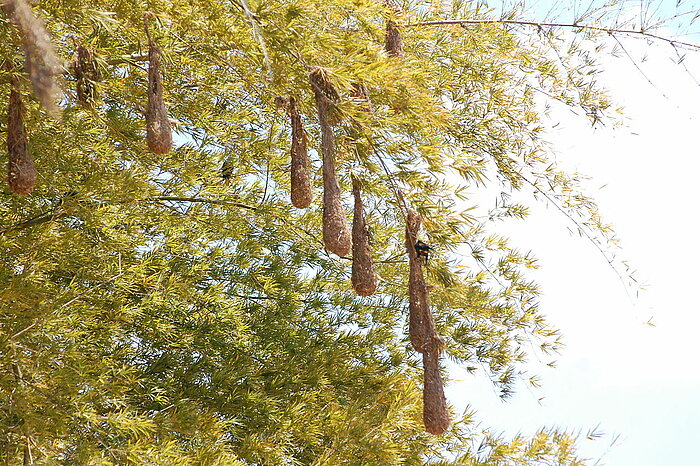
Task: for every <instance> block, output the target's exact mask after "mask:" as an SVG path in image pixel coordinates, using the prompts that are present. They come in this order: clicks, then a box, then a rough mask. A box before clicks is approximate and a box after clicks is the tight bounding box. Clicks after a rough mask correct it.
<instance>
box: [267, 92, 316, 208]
mask: <svg viewBox="0 0 700 466" xmlns="http://www.w3.org/2000/svg"><path fill="white" fill-rule="evenodd" d="M275 102H276V103H277V105H278V106H279V107H281V108H284V109H285V111H286V112H287V115H288V116H289V120H290V123H291V126H292V149H291V154H290V155H291V198H292V205H293V206H294V207H296V208H298V209H305V208H307V207H309V206H310V205H311V201H312V200H313V192H312V190H311V170H310V163H309V151H308V140H307V138H306V130H305V129H304V122H303V121H302V119H301V114H300V113H299V109H298V108H297V103H296V99H295V98H294V97H290V98H288V99H287V98H284V97H277V98H276V99H275Z"/></svg>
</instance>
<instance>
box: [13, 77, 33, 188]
mask: <svg viewBox="0 0 700 466" xmlns="http://www.w3.org/2000/svg"><path fill="white" fill-rule="evenodd" d="M10 83H11V85H12V89H10V103H9V105H8V108H7V153H8V156H9V157H8V162H7V182H8V184H9V185H10V190H11V191H12V192H13V193H15V194H21V195H26V194H29V193H31V192H32V190H33V189H34V185H36V177H37V172H36V168H35V167H34V161H33V160H32V155H31V154H30V153H29V150H28V148H27V130H26V128H25V126H24V103H23V102H22V96H21V94H20V93H19V80H18V79H17V78H16V77H13V78H11V80H10Z"/></svg>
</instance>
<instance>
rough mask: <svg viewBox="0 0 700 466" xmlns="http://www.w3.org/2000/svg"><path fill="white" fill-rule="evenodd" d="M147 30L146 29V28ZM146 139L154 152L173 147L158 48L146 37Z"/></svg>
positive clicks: (163, 152)
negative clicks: (164, 100)
mask: <svg viewBox="0 0 700 466" xmlns="http://www.w3.org/2000/svg"><path fill="white" fill-rule="evenodd" d="M147 31H148V30H147ZM146 139H147V142H148V148H149V149H150V150H151V151H153V152H154V153H156V154H166V153H168V152H169V151H170V149H172V147H173V134H172V129H171V127H170V120H169V119H168V110H167V109H166V107H165V102H163V82H162V78H161V72H160V49H159V48H158V46H157V45H156V44H155V42H153V40H151V37H150V34H149V37H148V108H147V110H146Z"/></svg>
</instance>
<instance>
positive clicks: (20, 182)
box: [2, 0, 450, 434]
mask: <svg viewBox="0 0 700 466" xmlns="http://www.w3.org/2000/svg"><path fill="white" fill-rule="evenodd" d="M2 9H3V11H4V12H5V14H6V15H7V16H8V17H9V18H10V19H11V20H12V22H13V23H14V24H15V26H16V29H17V31H18V33H19V39H20V42H21V46H22V49H23V51H24V55H25V69H26V71H27V73H28V75H29V78H30V80H31V82H32V85H33V88H34V92H35V94H36V95H37V97H38V98H39V100H40V102H41V103H42V105H43V106H44V107H45V108H46V109H47V110H48V111H49V112H50V113H55V112H57V108H56V106H55V101H56V96H57V95H58V92H59V90H58V89H59V88H58V85H57V77H58V76H59V75H60V74H61V73H62V69H63V68H62V66H61V64H60V61H59V59H58V57H57V55H56V52H55V50H54V47H53V44H52V43H51V41H50V39H49V36H48V34H47V33H46V30H45V27H44V24H43V23H42V22H41V20H39V19H38V18H36V17H35V16H34V15H33V12H32V10H31V7H30V6H29V4H28V3H27V1H26V0H5V1H4V2H3V3H2ZM153 17H154V16H153V14H152V13H147V14H146V15H145V20H146V35H147V38H148V61H149V68H148V107H147V110H146V139H147V144H148V147H149V149H150V150H151V151H153V152H154V153H157V154H164V153H167V152H168V151H170V149H171V148H172V133H171V125H170V121H169V119H168V113H167V109H166V106H165V103H164V101H163V86H162V78H161V69H160V68H161V53H160V50H159V48H158V47H157V45H156V44H155V43H154V41H153V40H152V38H151V35H150V33H149V30H148V20H149V19H151V18H153ZM385 39H386V42H385V49H386V52H387V54H388V55H389V56H392V57H395V58H397V59H400V58H402V57H403V55H404V52H403V44H402V39H401V35H400V32H399V30H398V28H397V26H396V23H395V22H394V21H392V20H387V22H386V37H385ZM4 67H5V69H6V70H7V71H8V75H10V79H9V83H10V87H11V89H10V98H9V107H8V124H7V127H8V130H7V148H8V154H9V160H8V184H9V187H10V189H11V190H12V192H14V193H16V194H20V195H26V194H29V193H30V192H31V191H32V190H33V189H34V186H35V184H36V180H37V171H36V168H35V166H34V162H33V160H32V156H31V154H30V153H29V151H28V148H27V132H26V128H25V125H24V112H25V107H24V104H23V101H22V95H21V92H20V85H19V79H18V77H17V76H16V73H14V69H13V68H14V67H13V66H12V65H11V64H10V63H9V62H6V63H5V64H4ZM72 71H73V75H74V77H75V78H76V83H77V99H78V103H79V104H80V105H81V106H83V107H90V106H92V104H93V103H94V102H95V101H96V99H97V92H96V85H95V83H96V82H98V81H100V79H101V77H100V72H99V68H98V66H97V63H96V61H95V57H94V56H93V54H92V53H91V52H90V51H89V50H87V49H86V48H85V47H83V46H82V45H79V44H76V56H75V59H74V61H73V64H72ZM309 81H310V84H311V89H312V91H313V94H314V97H315V101H316V107H317V109H318V123H319V126H320V128H321V155H322V162H323V242H324V245H325V247H326V249H328V250H329V251H330V252H333V253H334V254H337V255H338V256H343V257H345V256H348V255H349V254H350V253H351V252H352V286H353V288H354V290H355V291H356V293H357V294H358V295H360V296H370V295H372V294H374V293H375V291H376V290H377V283H378V276H377V274H376V272H375V270H374V264H373V262H372V254H371V249H370V244H369V234H368V230H367V225H366V222H365V215H364V206H363V202H362V195H361V185H360V182H359V181H358V180H357V179H356V178H353V184H352V191H353V195H354V215H353V223H352V230H350V229H349V227H348V224H347V220H346V217H345V211H344V208H343V205H342V202H341V192H340V186H339V183H338V178H337V175H336V163H335V134H334V132H333V125H334V124H335V123H336V122H335V121H334V118H333V115H332V109H333V107H334V105H335V104H336V103H337V102H338V101H339V100H340V97H339V95H338V92H337V91H336V90H335V88H334V87H333V85H332V83H331V81H330V79H329V75H328V72H327V71H326V70H324V69H323V68H313V69H312V70H311V72H310V74H309ZM355 91H356V94H357V95H356V97H360V98H361V100H363V101H364V102H365V103H366V106H365V107H366V110H367V111H371V103H370V101H369V95H368V93H367V89H366V88H365V87H364V86H363V85H359V84H358V85H356V86H355ZM276 103H277V105H278V106H280V107H281V108H284V109H285V111H286V113H287V115H288V116H289V120H290V124H291V134H292V141H291V201H292V204H293V205H294V206H295V207H297V208H302V209H303V208H307V207H309V206H310V205H311V202H312V200H313V195H312V189H311V174H310V169H309V157H308V140H307V136H306V131H305V130H304V123H303V120H302V117H301V114H300V113H299V110H298V107H297V101H296V99H295V98H294V97H278V98H277V99H276ZM420 227H421V218H420V216H419V215H418V213H417V212H415V211H414V210H412V209H408V210H407V212H406V251H407V254H408V257H409V264H410V273H409V287H408V294H409V337H410V341H411V345H412V346H413V348H414V349H415V350H416V351H418V352H419V353H421V354H422V356H423V367H424V389H423V402H424V403H423V420H424V424H425V428H426V430H427V431H428V432H430V433H433V434H441V433H443V432H445V431H446V430H447V428H448V427H449V424H450V419H449V414H448V410H447V404H446V401H445V395H444V391H443V384H442V379H441V375H440V369H439V356H440V353H441V352H442V350H443V348H444V341H443V340H442V338H440V336H439V335H438V333H437V331H436V329H435V323H434V320H433V316H432V314H431V311H430V304H429V297H428V291H427V287H426V283H425V275H424V271H423V265H425V264H427V259H428V254H429V251H430V247H429V246H428V245H426V244H425V243H423V242H422V241H419V240H418V237H417V236H418V232H419V230H420Z"/></svg>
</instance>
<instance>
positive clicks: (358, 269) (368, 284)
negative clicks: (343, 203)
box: [352, 178, 377, 296]
mask: <svg viewBox="0 0 700 466" xmlns="http://www.w3.org/2000/svg"><path fill="white" fill-rule="evenodd" d="M352 193H353V195H354V197H355V210H354V213H353V219H352V287H353V288H354V289H355V292H356V293H357V294H358V295H360V296H370V295H372V294H374V292H375V291H376V290H377V274H376V272H375V271H374V264H373V263H372V251H371V249H370V247H369V232H368V231H367V224H366V222H365V212H364V205H363V204H362V195H361V193H360V184H359V181H358V180H357V179H355V178H353V180H352Z"/></svg>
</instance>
